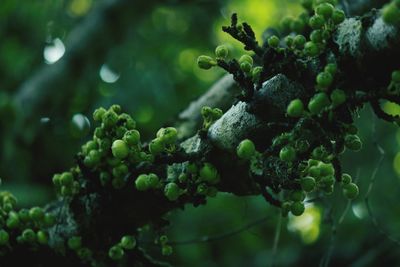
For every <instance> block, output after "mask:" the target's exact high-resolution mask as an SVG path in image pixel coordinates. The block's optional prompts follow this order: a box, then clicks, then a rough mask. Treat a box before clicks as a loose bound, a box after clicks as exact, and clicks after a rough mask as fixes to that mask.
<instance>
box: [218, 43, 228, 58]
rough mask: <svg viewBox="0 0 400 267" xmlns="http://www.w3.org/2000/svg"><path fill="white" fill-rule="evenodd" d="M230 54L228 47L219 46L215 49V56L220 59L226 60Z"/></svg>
mask: <svg viewBox="0 0 400 267" xmlns="http://www.w3.org/2000/svg"><path fill="white" fill-rule="evenodd" d="M228 54H229V49H228V47H227V46H226V45H219V46H217V48H215V55H216V56H217V57H218V58H226V57H227V56H228Z"/></svg>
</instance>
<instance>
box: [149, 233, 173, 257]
mask: <svg viewBox="0 0 400 267" xmlns="http://www.w3.org/2000/svg"><path fill="white" fill-rule="evenodd" d="M168 242H169V240H168V236H166V235H162V236H160V238H158V239H156V240H155V241H154V243H155V244H160V246H161V254H162V255H163V256H169V255H171V254H172V253H173V251H174V250H173V248H172V246H171V245H169V244H168Z"/></svg>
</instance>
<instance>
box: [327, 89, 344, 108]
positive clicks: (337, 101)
mask: <svg viewBox="0 0 400 267" xmlns="http://www.w3.org/2000/svg"><path fill="white" fill-rule="evenodd" d="M346 99H347V97H346V93H345V92H344V91H343V90H340V89H335V90H333V91H332V93H331V100H332V105H333V106H334V107H337V106H339V105H341V104H343V103H344V102H346Z"/></svg>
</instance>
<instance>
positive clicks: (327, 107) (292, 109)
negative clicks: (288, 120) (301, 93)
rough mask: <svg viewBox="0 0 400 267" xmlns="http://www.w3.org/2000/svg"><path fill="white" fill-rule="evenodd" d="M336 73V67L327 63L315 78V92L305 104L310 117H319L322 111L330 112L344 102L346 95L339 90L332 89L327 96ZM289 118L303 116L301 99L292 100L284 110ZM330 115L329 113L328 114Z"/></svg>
mask: <svg viewBox="0 0 400 267" xmlns="http://www.w3.org/2000/svg"><path fill="white" fill-rule="evenodd" d="M336 72H337V65H336V64H334V63H329V64H327V65H326V66H325V68H324V71H323V72H321V73H319V74H318V75H317V78H316V83H317V85H316V89H317V91H319V92H316V93H315V95H314V96H312V97H311V99H310V100H309V102H308V104H307V108H308V111H309V112H310V114H311V115H314V116H315V115H319V114H321V113H322V112H324V111H332V110H333V109H335V108H336V107H338V106H340V105H342V104H343V103H345V102H346V99H347V96H346V93H345V92H344V91H343V90H341V89H334V90H332V91H331V92H330V95H328V93H327V90H328V88H329V87H330V86H331V85H332V82H333V79H334V75H335V73H336ZM286 112H287V114H288V116H289V117H293V118H298V117H302V116H304V115H305V114H306V113H305V112H304V104H303V102H302V100H301V99H294V100H292V101H291V102H290V103H289V105H288V107H287V110H286ZM330 114H331V113H330Z"/></svg>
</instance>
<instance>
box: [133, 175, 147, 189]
mask: <svg viewBox="0 0 400 267" xmlns="http://www.w3.org/2000/svg"><path fill="white" fill-rule="evenodd" d="M135 187H136V189H137V190H139V191H146V190H147V189H149V185H148V183H147V174H141V175H139V176H138V177H137V178H136V181H135Z"/></svg>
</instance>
